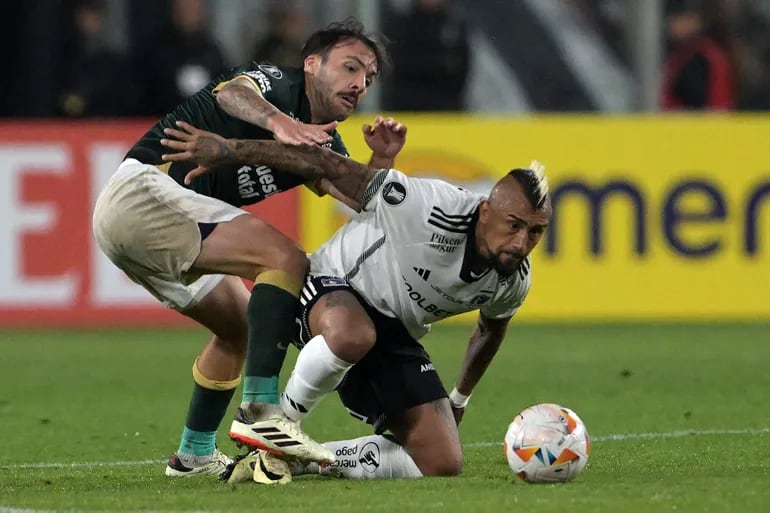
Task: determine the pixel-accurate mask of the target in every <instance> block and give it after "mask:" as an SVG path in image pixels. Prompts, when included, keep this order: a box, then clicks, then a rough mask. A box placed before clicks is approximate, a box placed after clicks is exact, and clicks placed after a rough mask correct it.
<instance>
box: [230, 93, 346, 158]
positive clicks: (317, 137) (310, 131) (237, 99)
mask: <svg viewBox="0 0 770 513" xmlns="http://www.w3.org/2000/svg"><path fill="white" fill-rule="evenodd" d="M216 98H217V103H218V104H219V106H220V107H221V109H222V110H223V111H225V112H226V113H227V114H229V115H230V116H232V117H234V118H238V119H241V120H243V121H246V122H247V123H251V124H253V125H257V126H259V127H262V128H264V129H265V130H269V131H270V132H272V133H273V135H275V139H276V140H277V141H281V142H284V143H287V144H325V143H328V142H330V141H331V140H332V137H331V135H329V133H328V132H331V131H333V130H334V128H335V127H336V126H337V122H336V121H333V122H331V123H327V124H325V125H309V124H305V123H301V122H299V121H296V120H294V119H292V118H291V117H290V116H287V115H286V114H284V113H283V112H281V111H280V110H278V108H277V107H276V106H275V105H273V104H272V103H270V102H269V101H267V100H266V99H265V97H264V96H262V93H261V92H260V91H259V90H257V89H256V88H255V87H254V86H253V85H251V83H249V82H248V81H247V80H245V79H241V80H238V79H235V80H232V81H230V82H228V83H227V84H226V85H225V86H224V87H222V89H219V90H218V91H217V96H216Z"/></svg>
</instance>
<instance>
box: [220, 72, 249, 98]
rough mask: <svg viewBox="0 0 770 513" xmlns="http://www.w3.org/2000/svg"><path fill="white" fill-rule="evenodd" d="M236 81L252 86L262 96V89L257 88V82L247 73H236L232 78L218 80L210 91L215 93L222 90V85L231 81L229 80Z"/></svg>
mask: <svg viewBox="0 0 770 513" xmlns="http://www.w3.org/2000/svg"><path fill="white" fill-rule="evenodd" d="M236 81H238V82H244V83H246V84H248V85H250V86H251V87H252V88H254V90H255V91H256V92H258V93H259V94H260V96H262V89H260V88H259V86H258V85H257V83H256V82H255V81H254V79H253V78H251V77H250V76H248V75H237V76H235V77H233V78H232V79H230V80H225V81H224V82H220V83H218V84H217V85H216V87H215V88H214V90H213V91H211V93H212V94H217V93H218V92H219V91H221V90H222V88H223V87H224V86H226V85H227V84H229V83H231V82H236Z"/></svg>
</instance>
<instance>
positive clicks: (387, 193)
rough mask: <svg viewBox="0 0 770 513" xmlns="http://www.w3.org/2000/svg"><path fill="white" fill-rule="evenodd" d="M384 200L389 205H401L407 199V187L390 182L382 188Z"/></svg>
mask: <svg viewBox="0 0 770 513" xmlns="http://www.w3.org/2000/svg"><path fill="white" fill-rule="evenodd" d="M382 199H384V200H385V203H387V204H388V205H393V206H394V207H395V206H396V205H400V204H401V203H402V202H403V201H404V200H405V199H406V187H404V186H403V185H401V184H400V183H398V182H388V183H386V184H385V185H384V186H383V187H382Z"/></svg>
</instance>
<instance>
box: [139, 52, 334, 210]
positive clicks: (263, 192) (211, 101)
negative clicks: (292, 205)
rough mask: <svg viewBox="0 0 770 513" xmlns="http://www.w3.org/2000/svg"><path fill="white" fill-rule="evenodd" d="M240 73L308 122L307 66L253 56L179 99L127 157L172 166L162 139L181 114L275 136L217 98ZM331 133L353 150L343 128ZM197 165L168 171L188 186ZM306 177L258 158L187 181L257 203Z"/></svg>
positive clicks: (207, 191)
mask: <svg viewBox="0 0 770 513" xmlns="http://www.w3.org/2000/svg"><path fill="white" fill-rule="evenodd" d="M236 77H245V78H247V79H249V80H250V81H251V82H252V83H253V84H254V85H255V86H256V87H258V88H259V90H260V91H261V92H262V95H263V96H264V98H265V99H266V100H267V101H269V102H270V103H272V104H273V105H275V107H276V108H278V109H279V110H280V111H281V112H283V113H285V114H287V115H289V116H291V117H292V118H294V119H296V120H299V121H301V122H303V123H310V103H309V102H308V99H307V96H306V95H305V74H304V72H303V70H301V69H297V68H285V67H278V66H274V65H272V64H269V63H256V62H252V63H251V64H249V65H246V66H241V67H238V68H234V69H232V70H230V71H229V72H227V73H224V74H222V75H220V76H219V77H217V78H216V79H214V80H213V81H212V82H211V83H210V84H208V85H207V86H206V87H204V88H203V89H201V90H200V91H199V92H198V93H196V94H194V95H193V96H191V97H190V98H188V99H187V100H185V101H184V102H182V103H181V104H179V105H178V106H177V107H176V108H175V109H174V110H173V111H171V112H170V113H169V114H167V115H166V116H164V117H163V118H162V119H161V120H160V121H158V122H157V123H156V124H155V125H153V127H152V128H150V130H148V131H147V133H146V134H144V136H143V137H142V138H141V139H139V141H138V142H137V143H136V144H135V145H134V146H133V147H132V148H131V150H129V152H128V154H127V155H126V157H127V158H134V159H136V160H139V161H140V162H144V163H146V164H153V165H158V166H161V165H164V164H165V166H164V167H163V168H164V169H166V167H167V166H168V163H166V162H164V161H163V160H161V155H162V154H164V153H169V149H168V148H166V147H165V146H162V145H161V144H160V140H161V139H163V138H165V137H166V135H165V134H164V133H163V129H164V128H167V127H169V128H176V122H177V121H179V120H181V121H186V122H188V123H190V124H191V125H193V126H195V127H197V128H200V129H202V130H207V131H209V132H214V133H216V134H219V135H221V136H222V137H225V138H235V139H273V134H272V133H271V132H269V131H268V130H264V129H262V128H260V127H258V126H256V125H252V124H251V123H247V122H245V121H242V120H240V119H237V118H234V117H232V116H230V115H229V114H227V113H226V112H225V111H224V110H222V109H221V108H220V107H219V105H218V104H217V101H216V91H218V90H219V89H220V88H221V86H223V85H224V84H225V83H227V82H228V81H230V80H233V79H234V78H236ZM331 135H332V141H331V143H328V144H327V146H328V147H330V148H331V149H332V150H333V151H335V152H337V153H339V154H341V155H345V156H348V151H347V148H345V144H344V143H343V142H342V138H341V137H340V134H339V133H338V132H337V131H336V130H335V131H334V132H333V133H332V134H331ZM194 167H195V164H192V163H187V162H180V163H176V162H175V163H173V164H171V166H170V167H168V174H169V175H170V176H171V177H172V178H173V179H174V180H176V181H177V182H178V183H179V184H181V185H183V186H184V177H185V175H186V174H187V173H188V172H189V171H190V170H192V169H193V168H194ZM302 183H304V179H303V178H301V177H299V176H297V175H294V174H292V173H288V172H285V171H281V170H280V169H271V168H269V167H267V166H264V165H261V164H260V163H259V162H254V163H249V164H241V165H232V166H223V167H221V168H218V169H216V170H213V171H212V172H210V173H206V174H204V175H201V176H199V177H197V178H196V179H195V180H193V182H192V183H191V184H190V185H186V186H185V187H189V188H191V189H193V190H194V191H196V192H198V193H199V194H204V195H206V196H211V197H212V198H217V199H220V200H222V201H225V202H227V203H229V204H231V205H234V206H236V207H240V206H243V205H250V204H253V203H257V202H259V201H262V200H263V199H265V198H267V197H268V196H272V195H273V194H277V193H279V192H283V191H286V190H288V189H291V188H293V187H296V186H297V185H301V184H302Z"/></svg>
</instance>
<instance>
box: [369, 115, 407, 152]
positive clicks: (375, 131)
mask: <svg viewBox="0 0 770 513" xmlns="http://www.w3.org/2000/svg"><path fill="white" fill-rule="evenodd" d="M362 131H363V132H364V140H365V141H366V144H367V145H368V146H369V148H370V149H371V150H372V153H373V154H374V156H375V157H377V158H382V159H388V160H393V159H395V158H396V155H398V152H400V151H401V148H403V147H404V144H405V143H406V125H404V124H402V123H399V122H398V121H396V120H395V119H393V118H383V117H382V116H377V117H376V118H375V119H374V124H373V125H369V124H366V125H364V126H363V127H362Z"/></svg>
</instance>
